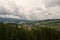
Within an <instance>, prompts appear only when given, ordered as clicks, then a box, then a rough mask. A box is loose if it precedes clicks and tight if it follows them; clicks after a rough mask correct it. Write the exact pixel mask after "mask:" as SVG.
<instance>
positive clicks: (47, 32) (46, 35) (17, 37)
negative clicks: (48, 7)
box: [0, 20, 60, 40]
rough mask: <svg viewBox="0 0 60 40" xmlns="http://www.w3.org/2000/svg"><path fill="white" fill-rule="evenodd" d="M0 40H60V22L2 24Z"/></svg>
mask: <svg viewBox="0 0 60 40" xmlns="http://www.w3.org/2000/svg"><path fill="white" fill-rule="evenodd" d="M0 40H60V21H56V20H55V21H52V20H51V21H45V22H29V23H20V24H16V23H5V22H0Z"/></svg>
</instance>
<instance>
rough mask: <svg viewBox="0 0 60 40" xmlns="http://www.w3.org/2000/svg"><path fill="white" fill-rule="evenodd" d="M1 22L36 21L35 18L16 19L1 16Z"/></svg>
mask: <svg viewBox="0 0 60 40" xmlns="http://www.w3.org/2000/svg"><path fill="white" fill-rule="evenodd" d="M0 22H14V23H19V22H34V20H23V19H16V18H0Z"/></svg>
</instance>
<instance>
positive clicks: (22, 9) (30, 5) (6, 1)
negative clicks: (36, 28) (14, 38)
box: [0, 0, 60, 20]
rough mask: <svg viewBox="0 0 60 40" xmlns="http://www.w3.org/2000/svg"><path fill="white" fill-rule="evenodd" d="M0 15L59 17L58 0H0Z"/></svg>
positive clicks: (5, 16) (36, 17) (12, 16)
mask: <svg viewBox="0 0 60 40" xmlns="http://www.w3.org/2000/svg"><path fill="white" fill-rule="evenodd" d="M0 17H3V18H19V19H27V20H43V19H60V0H0Z"/></svg>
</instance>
